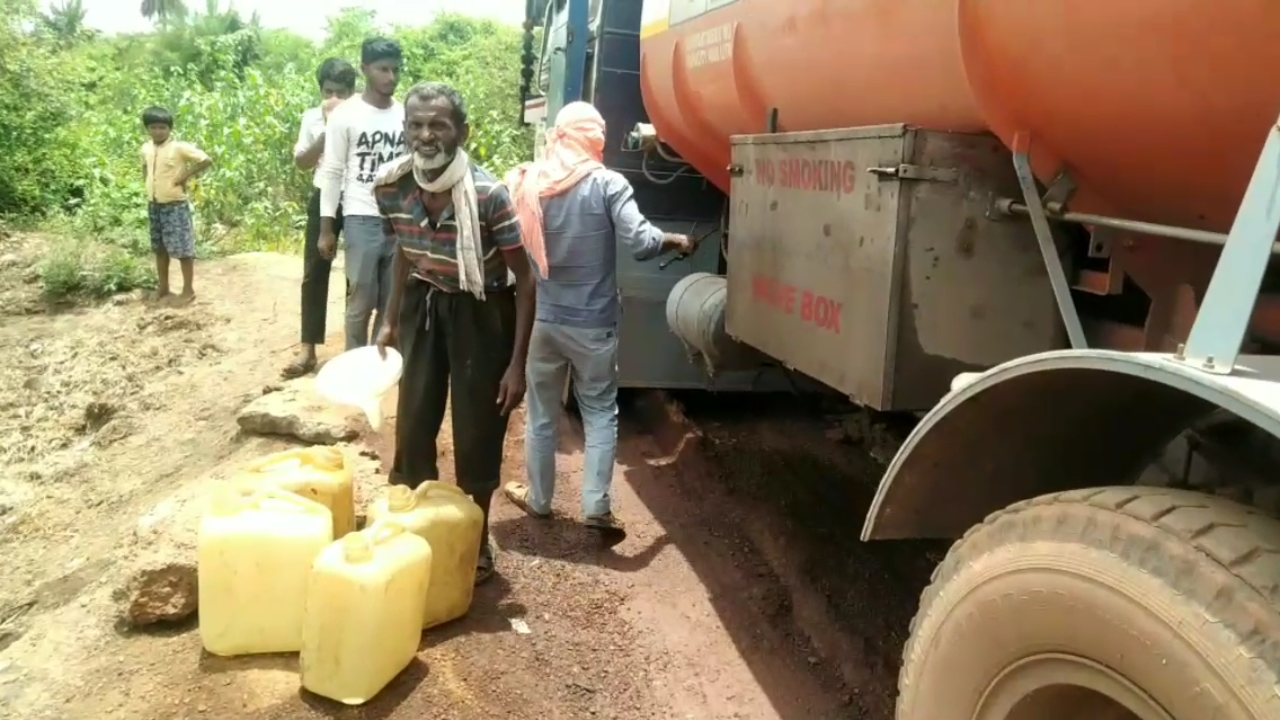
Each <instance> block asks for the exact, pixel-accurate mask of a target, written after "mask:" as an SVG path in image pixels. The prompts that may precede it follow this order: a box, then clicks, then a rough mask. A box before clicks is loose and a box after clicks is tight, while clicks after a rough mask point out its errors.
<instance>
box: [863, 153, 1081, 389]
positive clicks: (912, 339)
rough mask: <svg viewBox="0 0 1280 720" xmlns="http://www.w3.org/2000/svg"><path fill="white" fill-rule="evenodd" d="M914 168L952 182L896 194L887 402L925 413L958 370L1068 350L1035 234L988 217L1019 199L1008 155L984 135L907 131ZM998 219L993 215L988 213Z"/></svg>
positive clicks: (913, 186)
mask: <svg viewBox="0 0 1280 720" xmlns="http://www.w3.org/2000/svg"><path fill="white" fill-rule="evenodd" d="M909 147H910V148H911V157H910V159H909V160H908V163H909V164H910V165H912V166H914V167H920V168H932V169H933V170H934V171H935V172H938V171H942V170H950V171H953V172H954V173H955V174H954V176H953V177H952V179H951V180H950V181H933V180H924V181H913V180H907V181H900V180H895V179H893V178H883V177H882V178H881V182H886V183H889V184H897V185H900V186H902V193H903V195H902V210H903V223H902V233H903V238H904V245H905V248H906V253H905V257H904V262H903V265H902V268H901V275H900V276H899V278H900V284H901V293H902V297H901V307H902V308H903V311H902V313H901V314H900V315H899V318H898V323H897V325H898V327H897V333H896V335H895V336H893V337H892V338H891V340H892V341H894V343H893V344H894V345H895V346H896V350H895V353H894V363H893V371H892V373H891V382H892V387H891V390H890V395H891V397H892V402H891V404H892V405H893V406H894V407H898V408H904V409H905V408H911V409H917V408H919V409H923V408H928V407H931V406H932V405H933V404H934V403H935V402H937V400H938V399H939V398H941V397H942V396H943V395H945V394H946V393H947V391H948V389H949V388H950V384H951V379H952V378H954V377H955V376H956V375H957V374H959V373H962V372H974V371H979V370H985V369H987V368H989V367H993V366H995V365H998V364H1000V363H1002V362H1005V361H1006V360H1011V359H1013V358H1016V357H1020V356H1022V355H1030V354H1032V353H1037V352H1043V351H1045V350H1052V349H1055V348H1060V347H1064V346H1065V342H1066V341H1065V336H1064V334H1063V326H1062V318H1061V315H1060V314H1059V312H1058V307H1057V304H1056V302H1055V301H1054V297H1053V289H1052V286H1051V285H1050V284H1049V275H1048V272H1047V271H1046V269H1045V264H1044V258H1043V257H1042V256H1041V254H1040V251H1039V248H1038V246H1037V244H1036V237H1035V230H1034V229H1033V228H1032V227H1031V224H1030V223H1029V222H1027V221H1026V220H1024V219H1013V218H1008V219H1004V218H994V219H993V218H989V217H988V211H989V209H990V208H991V206H992V203H993V201H994V200H995V199H996V198H997V197H1017V194H1018V192H1019V190H1018V180H1017V176H1016V174H1015V172H1014V168H1013V161H1012V158H1011V156H1010V154H1009V151H1008V150H1007V149H1006V148H1005V147H1004V145H1003V144H1001V143H1000V141H999V140H998V139H996V138H995V137H993V136H991V135H987V134H981V135H979V134H968V133H942V132H928V131H923V130H917V131H914V132H913V137H912V141H911V143H909ZM991 214H993V215H994V213H991Z"/></svg>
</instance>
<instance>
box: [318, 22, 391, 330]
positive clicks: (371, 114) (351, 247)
mask: <svg viewBox="0 0 1280 720" xmlns="http://www.w3.org/2000/svg"><path fill="white" fill-rule="evenodd" d="M402 57H403V53H402V52H401V50H400V45H398V44H397V43H396V42H395V41H393V40H387V39H386V38H369V39H368V40H365V41H364V44H363V45H362V46H361V48H360V71H361V73H362V74H363V75H364V92H362V93H361V94H360V96H359V97H356V98H352V99H351V100H348V101H347V102H344V103H342V104H341V105H339V106H338V107H337V108H336V109H335V110H334V111H333V113H332V114H331V115H330V116H329V122H328V125H327V126H326V132H325V138H324V160H323V162H322V163H321V165H320V238H319V241H318V245H319V249H320V254H321V255H322V256H324V257H326V258H333V256H334V253H335V252H336V251H337V247H338V237H337V232H338V223H337V218H338V202H339V200H341V202H342V229H343V232H344V234H345V235H346V241H347V242H346V248H345V250H344V254H343V261H344V264H345V266H346V274H347V312H346V349H348V350H351V349H353V348H358V347H363V346H365V345H368V344H369V343H370V328H369V321H370V318H371V317H373V315H374V313H375V312H376V313H377V317H376V318H374V319H373V334H374V336H376V335H377V333H378V331H379V329H380V328H381V327H382V323H383V321H384V317H383V315H384V314H385V313H384V310H385V308H386V304H387V297H388V295H389V293H390V291H391V263H392V258H393V255H394V251H395V240H394V239H393V238H391V237H389V236H388V235H387V234H386V233H385V232H384V230H383V223H382V217H381V215H380V214H379V212H378V204H377V202H375V201H374V198H373V183H374V178H375V177H376V176H377V173H378V169H379V168H380V167H382V164H383V163H387V162H391V161H392V160H395V159H396V158H398V157H400V156H401V155H402V154H404V106H403V105H401V104H400V103H399V102H397V101H396V99H395V97H394V95H395V91H396V86H397V85H399V83H400V64H401V60H402Z"/></svg>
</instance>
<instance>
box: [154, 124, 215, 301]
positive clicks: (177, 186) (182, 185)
mask: <svg viewBox="0 0 1280 720" xmlns="http://www.w3.org/2000/svg"><path fill="white" fill-rule="evenodd" d="M142 124H143V126H145V127H146V129H147V134H148V135H150V136H151V140H149V141H148V142H146V143H145V144H143V146H142V172H143V175H144V176H145V177H146V179H147V200H148V202H149V203H150V205H149V207H148V213H147V214H148V216H149V217H150V219H151V250H152V252H154V253H155V255H156V275H157V276H158V279H159V282H158V291H157V296H158V298H159V299H161V300H163V299H165V298H167V297H168V296H169V259H170V258H176V259H177V261H178V264H179V265H180V266H181V267H182V298H181V299H182V302H183V303H189V302H191V300H193V299H194V298H195V289H194V288H193V286H192V278H193V276H194V274H195V258H196V233H195V227H194V225H193V224H192V221H191V202H190V199H189V197H188V196H187V183H189V182H190V181H191V179H192V178H194V177H196V176H197V175H199V174H200V173H203V172H204V171H206V170H208V169H209V167H210V166H211V165H213V160H212V159H211V158H210V157H209V156H208V154H206V153H205V152H204V151H203V150H201V149H200V148H198V147H196V146H195V145H192V144H191V143H187V142H181V141H179V140H174V139H173V114H172V113H170V112H169V111H168V110H166V109H164V108H162V107H149V108H147V109H146V110H144V111H143V113H142Z"/></svg>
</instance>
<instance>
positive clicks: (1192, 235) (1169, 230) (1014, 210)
mask: <svg viewBox="0 0 1280 720" xmlns="http://www.w3.org/2000/svg"><path fill="white" fill-rule="evenodd" d="M998 205H999V207H1000V209H1001V210H1003V211H1004V212H1006V213H1008V214H1010V215H1023V216H1028V217H1029V216H1030V215H1031V211H1029V210H1028V209H1027V206H1026V205H1024V204H1022V203H1020V202H1017V201H1015V200H1001V201H1000V202H999V203H998ZM1045 215H1047V216H1048V217H1049V219H1050V220H1059V221H1063V222H1073V223H1080V224H1081V225H1097V226H1099V227H1107V228H1113V229H1115V230H1125V231H1128V232H1133V233H1138V234H1141V235H1156V236H1159V237H1167V238H1173V239H1175V240H1187V241H1190V242H1198V243H1204V244H1206V245H1218V246H1222V245H1226V244H1227V235H1226V233H1217V232H1211V231H1209V230H1193V229H1192V228H1184V227H1178V226H1176V225H1159V224H1156V223H1149V222H1142V221H1140V220H1125V219H1123V218H1113V217H1107V216H1106V215H1092V214H1089V213H1078V212H1054V211H1053V210H1051V209H1050V208H1048V207H1046V208H1045ZM1271 252H1272V254H1280V245H1277V246H1275V247H1273V248H1272V249H1271Z"/></svg>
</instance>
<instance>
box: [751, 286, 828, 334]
mask: <svg viewBox="0 0 1280 720" xmlns="http://www.w3.org/2000/svg"><path fill="white" fill-rule="evenodd" d="M751 298H752V299H753V300H755V301H756V302H759V303H764V304H765V305H769V306H772V307H775V308H777V309H778V310H781V311H782V312H783V313H785V314H787V315H798V316H799V317H800V322H802V323H805V324H807V325H813V326H814V327H816V328H818V329H819V330H825V331H827V332H830V333H834V334H836V335H839V334H840V311H841V310H843V309H844V303H840V302H836V301H835V300H832V299H831V298H829V297H827V296H825V295H819V294H818V293H815V292H810V291H808V290H805V289H803V288H797V287H795V286H794V285H788V284H786V283H784V282H780V281H779V280H778V279H777V278H771V277H767V276H765V275H756V276H755V277H753V278H751Z"/></svg>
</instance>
